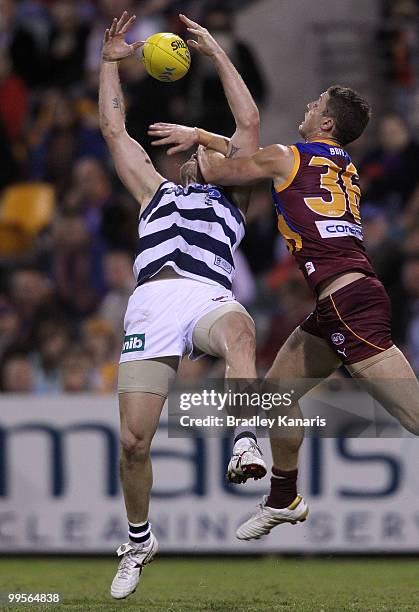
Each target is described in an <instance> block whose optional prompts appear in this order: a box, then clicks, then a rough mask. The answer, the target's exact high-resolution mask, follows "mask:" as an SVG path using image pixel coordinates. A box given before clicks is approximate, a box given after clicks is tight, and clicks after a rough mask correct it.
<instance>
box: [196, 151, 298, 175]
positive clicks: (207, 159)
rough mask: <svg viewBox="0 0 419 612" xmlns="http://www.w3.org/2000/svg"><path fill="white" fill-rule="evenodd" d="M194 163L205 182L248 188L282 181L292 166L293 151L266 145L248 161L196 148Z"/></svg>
mask: <svg viewBox="0 0 419 612" xmlns="http://www.w3.org/2000/svg"><path fill="white" fill-rule="evenodd" d="M198 160H199V165H200V168H201V172H202V174H203V176H204V177H205V180H207V181H208V182H209V183H216V184H219V185H252V184H253V183H257V182H258V181H262V180H264V179H273V178H279V179H281V178H282V179H283V180H284V181H285V180H286V179H287V178H288V177H289V176H290V174H291V172H292V171H293V168H294V162H295V158H294V153H293V150H292V149H291V148H290V147H285V146H283V145H270V146H269V147H265V148H264V149H260V150H259V151H257V152H256V153H255V154H254V155H252V156H250V157H237V158H236V159H228V158H226V157H224V156H223V155H221V154H220V153H217V152H215V151H211V150H209V149H204V148H203V147H200V148H199V150H198Z"/></svg>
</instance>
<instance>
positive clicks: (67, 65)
mask: <svg viewBox="0 0 419 612" xmlns="http://www.w3.org/2000/svg"><path fill="white" fill-rule="evenodd" d="M50 14H51V17H52V29H51V31H50V35H49V41H48V81H49V83H50V84H51V85H53V86H58V87H66V86H70V85H75V84H77V83H81V81H82V79H83V77H84V67H85V59H86V43H87V37H88V34H89V30H90V27H89V25H87V24H86V23H83V22H82V20H81V14H80V8H79V4H78V3H77V2H74V1H73V0H60V1H59V2H53V3H52V4H51V6H50Z"/></svg>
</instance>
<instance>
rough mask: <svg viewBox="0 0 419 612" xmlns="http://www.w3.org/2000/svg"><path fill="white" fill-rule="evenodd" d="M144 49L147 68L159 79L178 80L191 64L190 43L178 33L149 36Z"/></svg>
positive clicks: (167, 81) (169, 81)
mask: <svg viewBox="0 0 419 612" xmlns="http://www.w3.org/2000/svg"><path fill="white" fill-rule="evenodd" d="M142 49H143V62H144V65H145V67H146V70H147V72H148V74H149V75H151V76H152V77H154V78H155V79H157V80H158V81H164V82H166V83H171V82H173V81H177V80H178V79H181V78H182V77H183V76H185V74H186V73H187V72H188V70H189V66H190V65H191V54H190V53H189V49H188V45H187V44H186V43H185V41H184V40H182V39H181V38H180V36H178V35H177V34H170V33H169V32H159V33H158V34H153V36H150V37H149V38H147V40H146V41H145V43H144V45H143V47H142Z"/></svg>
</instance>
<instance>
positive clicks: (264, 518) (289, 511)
mask: <svg viewBox="0 0 419 612" xmlns="http://www.w3.org/2000/svg"><path fill="white" fill-rule="evenodd" d="M267 499H268V496H267V495H264V496H263V500H262V502H261V503H260V504H259V510H258V511H257V512H256V514H254V515H253V516H251V517H250V519H249V520H248V521H246V522H245V523H243V525H240V527H239V528H238V529H237V531H236V537H237V538H238V539H239V540H259V538H260V537H261V536H263V535H267V534H268V533H269V532H270V531H271V529H272V528H273V527H276V525H281V524H282V523H291V525H295V524H296V523H303V522H304V521H305V520H306V518H307V515H308V506H307V504H306V502H305V501H304V499H303V498H302V497H301V495H297V497H296V498H295V499H294V501H293V502H292V503H291V504H290V505H289V506H288V508H270V507H269V506H267V505H266V501H267Z"/></svg>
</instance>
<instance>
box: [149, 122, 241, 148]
mask: <svg viewBox="0 0 419 612" xmlns="http://www.w3.org/2000/svg"><path fill="white" fill-rule="evenodd" d="M148 134H149V136H152V137H153V138H157V139H158V140H153V141H152V142H151V144H152V145H153V146H155V147H159V146H161V145H171V146H170V147H169V148H168V149H167V151H166V153H167V155H174V154H175V153H180V152H181V151H187V150H188V149H190V148H192V147H194V146H196V145H203V146H204V147H209V148H210V149H214V151H218V152H219V153H222V154H223V155H227V152H228V147H229V144H230V139H229V138H227V137H226V136H220V135H219V134H213V133H212V132H207V131H206V130H202V129H201V128H196V127H189V126H187V125H177V124H176V123H164V122H159V123H153V124H152V125H150V126H149V128H148Z"/></svg>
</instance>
